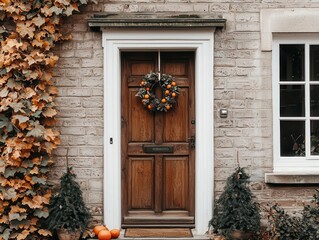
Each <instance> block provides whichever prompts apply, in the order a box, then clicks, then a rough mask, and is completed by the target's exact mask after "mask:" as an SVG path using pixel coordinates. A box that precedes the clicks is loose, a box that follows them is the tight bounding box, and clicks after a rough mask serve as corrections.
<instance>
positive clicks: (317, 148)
mask: <svg viewBox="0 0 319 240" xmlns="http://www.w3.org/2000/svg"><path fill="white" fill-rule="evenodd" d="M310 125H311V126H310V128H311V129H310V131H311V155H319V121H310Z"/></svg>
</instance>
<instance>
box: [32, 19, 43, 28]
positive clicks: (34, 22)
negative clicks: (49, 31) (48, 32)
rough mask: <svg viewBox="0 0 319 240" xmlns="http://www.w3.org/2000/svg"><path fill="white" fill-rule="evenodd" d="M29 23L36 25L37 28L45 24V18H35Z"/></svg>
mask: <svg viewBox="0 0 319 240" xmlns="http://www.w3.org/2000/svg"><path fill="white" fill-rule="evenodd" d="M31 22H32V23H33V24H34V25H36V26H37V27H41V26H42V25H43V24H44V23H45V18H43V17H41V16H37V17H35V18H33V19H32V21H31Z"/></svg>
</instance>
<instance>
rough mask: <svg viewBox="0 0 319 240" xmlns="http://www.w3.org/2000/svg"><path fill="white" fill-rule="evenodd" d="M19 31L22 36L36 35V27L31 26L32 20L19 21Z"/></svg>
mask: <svg viewBox="0 0 319 240" xmlns="http://www.w3.org/2000/svg"><path fill="white" fill-rule="evenodd" d="M17 32H18V33H19V34H20V35H21V36H22V37H25V36H27V35H28V36H29V37H30V38H33V37H34V32H35V28H34V27H33V26H31V22H30V21H27V22H19V23H17Z"/></svg>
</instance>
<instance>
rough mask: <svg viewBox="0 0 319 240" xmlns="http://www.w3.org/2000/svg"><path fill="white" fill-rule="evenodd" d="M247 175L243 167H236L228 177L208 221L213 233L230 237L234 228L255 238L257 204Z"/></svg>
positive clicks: (258, 214) (258, 224)
mask: <svg viewBox="0 0 319 240" xmlns="http://www.w3.org/2000/svg"><path fill="white" fill-rule="evenodd" d="M248 183H249V176H248V175H247V174H246V172H245V171H244V169H243V168H241V167H238V168H236V170H235V172H234V173H233V174H231V176H229V177H228V179H227V182H226V186H225V189H224V192H223V193H222V194H221V196H220V198H219V199H218V200H217V201H216V204H215V208H214V217H213V218H212V220H211V221H210V225H211V226H212V227H213V231H214V232H215V233H218V234H221V235H223V236H225V237H226V238H227V239H232V232H233V231H235V230H239V231H243V232H251V233H253V234H254V235H255V237H254V240H255V239H257V238H258V237H256V236H257V235H259V230H260V210H259V205H258V204H257V203H256V202H255V201H254V200H253V194H252V192H251V190H250V188H249V187H248Z"/></svg>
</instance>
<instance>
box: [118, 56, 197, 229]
mask: <svg viewBox="0 0 319 240" xmlns="http://www.w3.org/2000/svg"><path fill="white" fill-rule="evenodd" d="M121 61H122V62H121V64H122V65H121V66H122V82H121V88H122V96H121V104H122V113H121V114H122V118H121V120H122V128H121V131H122V143H121V145H122V149H121V152H122V163H121V164H122V218H123V219H122V226H123V227H127V226H173V225H175V226H188V227H192V226H194V214H195V211H194V201H195V196H194V191H195V182H194V181H195V180H194V179H195V158H194V157H195V149H194V148H193V147H191V146H190V144H189V142H188V141H189V139H190V138H191V137H192V136H195V125H194V123H195V122H194V120H195V103H194V99H195V98H194V53H193V52H164V53H161V63H160V65H161V68H162V70H161V73H167V74H171V75H173V76H174V77H175V81H176V83H177V85H178V86H179V87H180V95H179V96H178V97H177V101H176V103H175V104H174V106H173V108H172V109H170V110H169V111H168V112H167V113H164V112H156V113H152V112H150V111H149V110H147V109H146V108H145V107H144V106H143V105H142V103H141V99H140V98H138V97H136V96H135V94H136V93H137V91H138V89H139V84H140V82H141V79H142V77H143V76H144V75H145V74H147V73H149V72H150V71H154V72H157V71H158V69H157V66H158V62H157V61H158V55H157V53H156V52H123V53H121ZM156 95H157V96H158V97H160V95H161V91H160V88H157V92H156ZM144 145H149V146H166V145H168V146H171V147H173V153H146V152H145V151H144Z"/></svg>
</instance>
